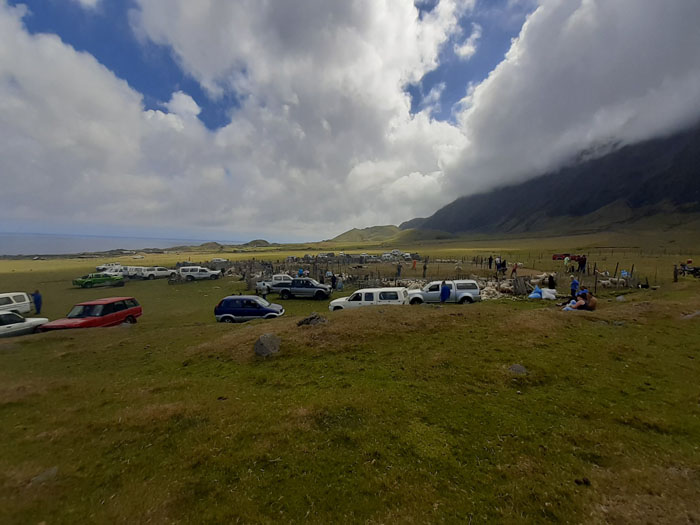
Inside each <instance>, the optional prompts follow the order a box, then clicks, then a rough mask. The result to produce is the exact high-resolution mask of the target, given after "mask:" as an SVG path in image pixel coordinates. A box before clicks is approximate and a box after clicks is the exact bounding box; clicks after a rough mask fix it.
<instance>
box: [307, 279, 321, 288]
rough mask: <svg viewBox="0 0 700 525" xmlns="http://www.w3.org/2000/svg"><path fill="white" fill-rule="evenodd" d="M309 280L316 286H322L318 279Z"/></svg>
mask: <svg viewBox="0 0 700 525" xmlns="http://www.w3.org/2000/svg"><path fill="white" fill-rule="evenodd" d="M308 282H310V283H311V284H313V285H314V286H320V285H319V284H318V281H316V280H314V279H309V281H308Z"/></svg>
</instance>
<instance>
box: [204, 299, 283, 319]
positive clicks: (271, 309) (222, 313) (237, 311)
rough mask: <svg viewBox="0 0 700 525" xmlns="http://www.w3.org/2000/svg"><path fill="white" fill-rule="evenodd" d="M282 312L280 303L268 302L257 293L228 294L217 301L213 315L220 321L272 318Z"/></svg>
mask: <svg viewBox="0 0 700 525" xmlns="http://www.w3.org/2000/svg"><path fill="white" fill-rule="evenodd" d="M283 314H284V307H283V306H282V305H280V304H274V303H270V302H269V301H267V300H266V299H263V298H262V297H258V296H257V295H230V296H229V297H224V298H223V299H222V300H221V301H219V304H217V305H216V308H214V317H216V320H217V321H219V322H221V323H235V322H236V321H250V320H251V319H273V318H275V317H279V316H281V315H283Z"/></svg>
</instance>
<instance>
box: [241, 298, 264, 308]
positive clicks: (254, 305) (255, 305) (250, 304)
mask: <svg viewBox="0 0 700 525" xmlns="http://www.w3.org/2000/svg"><path fill="white" fill-rule="evenodd" d="M243 307H244V308H260V305H259V304H258V302H257V301H254V300H252V299H246V300H245V301H243Z"/></svg>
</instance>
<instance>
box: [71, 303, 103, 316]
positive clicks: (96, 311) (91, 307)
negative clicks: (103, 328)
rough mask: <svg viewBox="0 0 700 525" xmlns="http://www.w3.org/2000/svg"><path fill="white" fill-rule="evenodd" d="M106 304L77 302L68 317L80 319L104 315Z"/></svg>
mask: <svg viewBox="0 0 700 525" xmlns="http://www.w3.org/2000/svg"><path fill="white" fill-rule="evenodd" d="M103 308H104V305H101V304H76V305H75V306H74V307H73V309H72V310H71V311H70V312H68V319H79V318H81V317H99V316H100V315H102V309H103Z"/></svg>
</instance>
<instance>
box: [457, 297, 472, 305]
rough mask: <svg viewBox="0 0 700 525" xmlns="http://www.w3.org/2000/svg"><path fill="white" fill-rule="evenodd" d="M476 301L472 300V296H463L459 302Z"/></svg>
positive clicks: (470, 302)
mask: <svg viewBox="0 0 700 525" xmlns="http://www.w3.org/2000/svg"><path fill="white" fill-rule="evenodd" d="M473 302H474V301H473V300H472V298H471V297H462V298H461V299H460V300H459V304H472V303H473Z"/></svg>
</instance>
